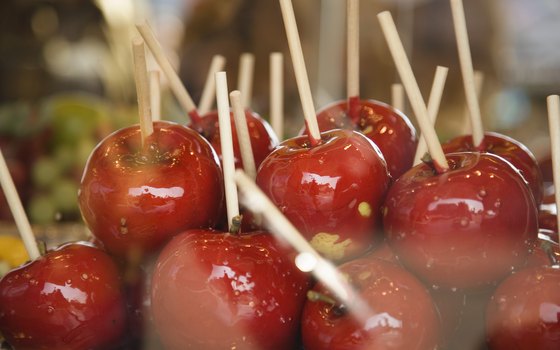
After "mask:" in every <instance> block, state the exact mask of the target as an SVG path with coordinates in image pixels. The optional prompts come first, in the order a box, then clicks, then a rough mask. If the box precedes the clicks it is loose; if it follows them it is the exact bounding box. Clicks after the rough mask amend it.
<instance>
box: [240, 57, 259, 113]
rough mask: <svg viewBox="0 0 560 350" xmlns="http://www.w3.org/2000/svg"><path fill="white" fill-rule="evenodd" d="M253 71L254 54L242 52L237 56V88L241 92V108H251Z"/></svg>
mask: <svg viewBox="0 0 560 350" xmlns="http://www.w3.org/2000/svg"><path fill="white" fill-rule="evenodd" d="M254 71H255V55H253V54H252V53H248V52H246V53H243V54H241V56H240V57H239V74H238V77H237V90H239V91H240V92H241V102H243V108H251V99H252V97H253V73H254Z"/></svg>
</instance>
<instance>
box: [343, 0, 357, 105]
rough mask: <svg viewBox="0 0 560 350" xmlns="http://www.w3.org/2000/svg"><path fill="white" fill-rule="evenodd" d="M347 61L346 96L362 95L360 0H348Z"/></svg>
mask: <svg viewBox="0 0 560 350" xmlns="http://www.w3.org/2000/svg"><path fill="white" fill-rule="evenodd" d="M346 16H347V23H346V25H347V33H346V35H347V38H346V44H347V48H346V49H347V58H346V59H347V61H348V63H347V64H348V66H347V69H348V73H347V74H348V75H347V77H346V79H347V80H346V84H347V86H346V97H347V98H348V99H350V98H353V97H359V96H360V0H347V2H346Z"/></svg>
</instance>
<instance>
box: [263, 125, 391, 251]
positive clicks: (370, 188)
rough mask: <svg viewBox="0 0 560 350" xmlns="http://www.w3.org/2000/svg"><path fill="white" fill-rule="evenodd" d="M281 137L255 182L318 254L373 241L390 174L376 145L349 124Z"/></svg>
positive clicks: (369, 244) (354, 248) (365, 245)
mask: <svg viewBox="0 0 560 350" xmlns="http://www.w3.org/2000/svg"><path fill="white" fill-rule="evenodd" d="M321 139H322V142H321V143H320V144H319V145H316V146H313V147H310V146H309V141H308V140H309V139H308V138H307V137H306V136H299V137H295V138H292V139H288V140H285V141H284V142H282V143H281V144H280V145H279V146H278V147H277V148H276V150H274V151H273V152H272V153H271V154H270V155H269V156H268V157H267V158H266V159H265V160H264V161H263V163H262V164H261V166H260V168H259V171H258V173H257V178H256V182H257V184H258V185H259V187H260V188H261V189H262V190H263V192H264V193H265V194H266V195H267V196H268V197H269V198H270V199H271V201H272V202H273V203H274V204H275V205H276V206H277V207H278V208H279V209H280V210H281V211H282V213H283V214H284V215H285V216H286V217H287V218H288V220H290V221H291V222H292V224H293V225H294V226H295V227H296V228H297V229H298V230H299V231H300V232H301V234H302V235H303V236H304V237H305V238H306V239H307V240H309V241H310V242H311V245H312V246H314V248H315V249H316V250H318V251H319V252H320V253H321V254H323V255H324V256H325V257H326V258H328V259H331V260H333V261H343V260H347V259H349V258H351V257H355V256H358V255H361V254H363V253H364V252H365V251H367V250H368V249H369V248H370V247H372V246H373V244H374V241H375V240H376V239H377V236H378V233H379V231H380V230H379V228H380V223H381V221H380V211H379V208H380V206H381V204H382V203H383V199H384V197H385V193H386V192H387V189H388V188H389V183H390V175H389V173H388V171H387V167H386V163H385V160H384V159H383V155H382V154H381V152H380V151H379V148H377V146H376V145H375V144H374V143H373V142H372V141H371V140H370V139H368V138H367V137H365V136H364V135H362V134H360V133H358V132H355V131H351V130H340V129H335V130H330V131H327V132H324V133H321Z"/></svg>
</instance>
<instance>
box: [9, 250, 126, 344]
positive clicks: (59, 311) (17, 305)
mask: <svg viewBox="0 0 560 350" xmlns="http://www.w3.org/2000/svg"><path fill="white" fill-rule="evenodd" d="M125 328H126V312H125V303H124V298H123V295H122V282H121V279H120V276H119V274H118V270H117V267H116V265H115V264H114V262H113V260H112V259H111V258H110V257H109V255H107V253H105V252H104V251H102V250H101V249H99V248H95V247H94V246H93V245H90V244H88V243H85V242H80V243H69V244H65V245H62V246H60V247H59V248H57V249H54V250H52V251H49V252H47V253H46V254H45V255H43V256H41V257H40V258H38V259H37V260H34V261H32V262H29V263H27V264H25V265H22V266H21V267H19V268H16V269H14V270H12V271H11V272H9V273H8V274H7V275H6V276H4V277H3V278H2V280H1V281H0V331H1V332H2V334H3V336H4V337H5V338H6V340H7V341H8V343H9V344H11V345H12V346H13V347H14V348H15V349H61V350H63V349H75V350H81V349H113V348H117V346H118V345H120V344H121V341H122V340H123V336H124V331H125Z"/></svg>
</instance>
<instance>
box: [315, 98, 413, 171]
mask: <svg viewBox="0 0 560 350" xmlns="http://www.w3.org/2000/svg"><path fill="white" fill-rule="evenodd" d="M356 102H357V105H356V106H354V107H353V108H355V109H354V115H355V116H356V118H355V120H353V119H352V118H350V117H349V116H348V114H349V113H348V101H338V102H334V103H331V104H329V105H327V106H325V107H324V108H323V109H321V110H320V111H318V112H317V122H318V123H319V129H320V130H321V131H327V130H331V129H349V130H356V131H359V132H361V133H363V134H364V135H366V136H367V137H368V138H369V139H371V140H372V141H373V142H375V144H376V145H377V146H378V147H379V149H380V150H381V153H382V154H383V156H384V157H385V160H386V161H387V167H388V168H389V173H391V176H392V177H393V178H394V179H397V178H398V177H400V176H401V175H402V174H403V173H404V172H405V171H407V170H408V169H410V168H411V167H412V162H413V160H414V154H415V153H416V147H417V145H418V140H417V138H416V131H415V129H414V126H413V125H412V123H411V122H410V120H409V119H408V118H407V117H406V116H405V115H404V114H403V113H402V112H401V111H399V110H397V109H395V108H393V107H392V106H390V105H388V104H385V103H383V102H379V101H375V100H359V101H356Z"/></svg>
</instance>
